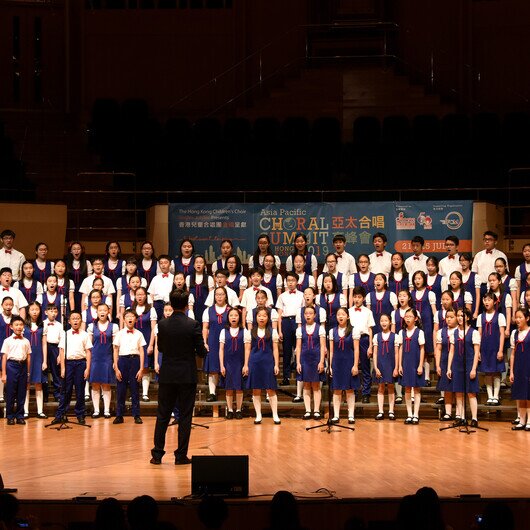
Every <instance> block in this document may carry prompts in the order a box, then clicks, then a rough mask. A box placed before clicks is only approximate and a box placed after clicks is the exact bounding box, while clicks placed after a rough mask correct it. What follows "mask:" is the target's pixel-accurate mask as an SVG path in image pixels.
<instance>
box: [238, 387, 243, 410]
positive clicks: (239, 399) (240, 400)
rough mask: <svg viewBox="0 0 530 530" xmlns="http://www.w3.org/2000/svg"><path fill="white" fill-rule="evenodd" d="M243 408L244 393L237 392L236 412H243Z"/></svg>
mask: <svg viewBox="0 0 530 530" xmlns="http://www.w3.org/2000/svg"><path fill="white" fill-rule="evenodd" d="M242 406H243V392H236V412H241V407H242Z"/></svg>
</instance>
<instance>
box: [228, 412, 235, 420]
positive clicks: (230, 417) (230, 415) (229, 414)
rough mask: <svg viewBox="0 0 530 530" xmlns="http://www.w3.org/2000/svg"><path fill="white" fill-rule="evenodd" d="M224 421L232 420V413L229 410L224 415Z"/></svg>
mask: <svg viewBox="0 0 530 530" xmlns="http://www.w3.org/2000/svg"><path fill="white" fill-rule="evenodd" d="M226 419H227V420H233V419H234V411H232V410H229V411H228V412H227V413H226Z"/></svg>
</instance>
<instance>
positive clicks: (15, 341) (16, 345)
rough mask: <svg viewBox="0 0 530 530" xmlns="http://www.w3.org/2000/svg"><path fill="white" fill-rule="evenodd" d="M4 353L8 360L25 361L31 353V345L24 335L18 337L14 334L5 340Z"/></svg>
mask: <svg viewBox="0 0 530 530" xmlns="http://www.w3.org/2000/svg"><path fill="white" fill-rule="evenodd" d="M2 353H3V354H4V355H5V356H6V359H7V360H8V361H25V360H26V359H27V358H28V355H31V345H30V343H29V340H28V339H26V338H25V337H24V336H21V338H18V337H17V336H16V335H15V334H13V335H11V336H9V337H7V339H5V340H4V343H3V344H2Z"/></svg>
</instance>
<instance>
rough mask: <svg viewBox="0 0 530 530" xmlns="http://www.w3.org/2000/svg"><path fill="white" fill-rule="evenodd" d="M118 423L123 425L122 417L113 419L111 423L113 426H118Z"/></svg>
mask: <svg viewBox="0 0 530 530" xmlns="http://www.w3.org/2000/svg"><path fill="white" fill-rule="evenodd" d="M118 423H123V416H116V417H115V418H114V421H113V422H112V424H113V425H118Z"/></svg>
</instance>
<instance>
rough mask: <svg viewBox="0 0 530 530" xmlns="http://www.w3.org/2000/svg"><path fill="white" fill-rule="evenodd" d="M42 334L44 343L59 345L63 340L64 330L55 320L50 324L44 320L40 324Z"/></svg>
mask: <svg viewBox="0 0 530 530" xmlns="http://www.w3.org/2000/svg"><path fill="white" fill-rule="evenodd" d="M42 328H43V329H42V334H43V336H44V337H46V342H48V343H50V344H59V343H60V342H61V339H62V338H63V334H64V330H63V325H62V324H61V323H60V322H57V320H54V321H53V322H50V321H49V320H48V319H46V320H45V321H44V322H43V323H42Z"/></svg>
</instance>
